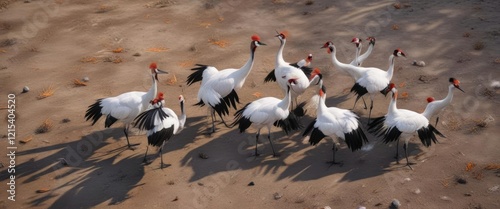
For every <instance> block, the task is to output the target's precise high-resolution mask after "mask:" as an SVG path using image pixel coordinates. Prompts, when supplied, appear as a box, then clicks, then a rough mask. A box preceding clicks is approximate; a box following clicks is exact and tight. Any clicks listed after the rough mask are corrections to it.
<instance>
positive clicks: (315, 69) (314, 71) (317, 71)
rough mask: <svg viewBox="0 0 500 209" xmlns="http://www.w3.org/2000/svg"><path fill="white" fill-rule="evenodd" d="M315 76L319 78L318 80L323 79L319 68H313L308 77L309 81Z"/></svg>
mask: <svg viewBox="0 0 500 209" xmlns="http://www.w3.org/2000/svg"><path fill="white" fill-rule="evenodd" d="M315 76H319V77H320V78H322V77H323V75H322V74H321V71H320V70H319V68H314V70H313V71H312V73H311V76H310V77H309V80H312V79H313V78H314V77H315Z"/></svg>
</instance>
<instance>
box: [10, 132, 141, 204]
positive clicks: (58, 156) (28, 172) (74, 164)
mask: <svg viewBox="0 0 500 209" xmlns="http://www.w3.org/2000/svg"><path fill="white" fill-rule="evenodd" d="M122 131H123V129H122V128H110V129H105V130H102V131H95V132H92V133H90V134H87V135H85V136H82V137H81V138H80V139H79V140H74V141H71V142H67V143H61V144H55V145H52V146H45V147H41V148H35V149H30V150H25V151H21V152H19V153H17V154H18V155H29V154H34V155H35V156H36V155H42V153H44V152H54V153H53V154H50V155H47V156H45V157H43V158H41V159H35V158H32V159H30V160H29V161H27V162H24V163H21V164H19V165H17V166H16V176H19V179H20V180H21V179H23V180H22V182H23V183H29V182H33V181H36V180H39V179H40V178H42V177H45V178H47V177H48V178H50V179H52V180H53V181H49V182H47V187H48V188H50V191H49V192H48V193H44V194H36V195H34V196H33V197H31V198H30V199H32V200H31V201H30V202H29V204H31V205H32V206H41V205H44V204H45V202H46V201H48V200H50V199H52V198H58V199H57V200H56V201H55V203H54V204H53V205H51V206H50V207H49V208H76V207H93V206H96V205H98V204H101V203H102V202H104V201H107V200H110V199H111V204H113V203H118V202H121V201H123V200H125V199H127V198H129V197H128V194H127V193H128V191H129V190H130V189H132V188H134V187H135V186H136V184H137V182H139V181H140V179H141V178H142V177H143V176H144V168H143V166H142V165H141V162H142V161H141V160H142V158H141V159H139V158H140V157H138V156H133V157H127V158H125V159H123V160H120V161H118V162H115V161H116V158H117V157H118V156H120V155H121V154H122V153H123V152H124V151H125V152H126V154H130V155H135V154H136V153H133V151H130V152H132V153H129V150H128V149H127V146H126V143H123V142H122V144H124V145H125V146H122V147H118V148H115V149H111V150H110V148H108V146H112V145H110V144H112V143H113V142H114V141H116V140H124V139H123V138H124V137H123V136H122V135H121V133H122ZM118 132H120V134H118ZM109 139H113V140H114V141H109ZM115 147H116V145H115ZM131 167H133V168H136V169H133V168H132V169H131ZM89 171H90V172H89ZM86 172H89V174H86V175H84V176H81V175H78V174H79V173H82V174H84V173H86ZM73 174H77V175H73ZM102 174H105V175H102ZM6 177H8V175H2V176H1V178H2V180H5V179H6ZM125 177H127V178H125ZM66 178H72V179H69V180H67V179H66ZM20 180H19V181H20ZM58 182H64V183H60V184H58ZM66 188H71V189H70V190H69V191H65V189H66ZM108 188H113V189H112V190H111V191H106V189H108ZM116 188H121V189H116ZM60 193H63V194H62V195H60ZM75 198H76V199H78V200H79V201H74V199H75ZM82 200H84V201H82ZM68 204H69V205H71V204H73V205H72V206H68ZM81 204H85V205H86V206H83V205H81Z"/></svg>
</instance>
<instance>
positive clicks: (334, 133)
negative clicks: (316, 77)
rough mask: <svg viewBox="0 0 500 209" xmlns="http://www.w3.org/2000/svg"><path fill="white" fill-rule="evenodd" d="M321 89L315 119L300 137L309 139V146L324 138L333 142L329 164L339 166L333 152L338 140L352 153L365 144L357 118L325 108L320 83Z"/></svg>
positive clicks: (348, 111)
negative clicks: (331, 157)
mask: <svg viewBox="0 0 500 209" xmlns="http://www.w3.org/2000/svg"><path fill="white" fill-rule="evenodd" d="M320 83H321V84H320V86H321V89H320V90H319V100H320V101H319V103H318V109H317V113H316V115H317V116H316V118H315V119H314V121H312V122H311V123H310V124H309V125H308V126H307V128H306V129H305V131H304V133H303V134H302V136H307V135H309V133H310V134H311V135H310V137H309V143H310V144H311V145H316V144H318V143H319V142H320V141H321V139H323V138H324V137H325V136H329V137H330V138H331V139H332V140H333V148H332V151H333V159H332V161H331V162H330V163H331V164H332V165H333V164H341V163H339V162H337V161H335V152H336V151H337V150H338V146H339V142H338V140H337V139H338V138H340V139H342V140H344V141H345V143H346V144H347V147H349V148H350V149H351V150H352V151H353V152H354V151H356V150H358V149H361V147H362V146H363V143H367V142H368V139H367V138H366V135H365V133H364V132H363V129H362V128H361V123H360V122H359V120H358V116H357V115H356V114H354V113H353V112H352V111H350V110H345V109H340V108H336V107H327V106H326V104H325V99H326V93H325V92H326V89H325V87H324V86H323V85H322V83H323V82H322V81H320Z"/></svg>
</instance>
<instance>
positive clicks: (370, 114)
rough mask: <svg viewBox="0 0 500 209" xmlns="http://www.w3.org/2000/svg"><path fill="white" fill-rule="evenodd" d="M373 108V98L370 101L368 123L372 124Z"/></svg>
mask: <svg viewBox="0 0 500 209" xmlns="http://www.w3.org/2000/svg"><path fill="white" fill-rule="evenodd" d="M372 109H373V99H372V100H371V101H370V113H368V124H370V120H371V117H372Z"/></svg>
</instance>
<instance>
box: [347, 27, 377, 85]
mask: <svg viewBox="0 0 500 209" xmlns="http://www.w3.org/2000/svg"><path fill="white" fill-rule="evenodd" d="M366 40H368V41H370V43H369V45H368V49H367V50H366V52H365V53H364V54H361V48H363V44H362V43H361V39H359V38H353V39H352V41H351V43H353V44H355V45H356V55H355V57H354V60H352V61H351V63H350V64H351V65H354V66H361V65H363V62H364V61H365V60H366V59H367V58H368V56H370V54H371V53H372V51H373V47H374V46H375V38H374V37H368V38H367V39H366ZM360 54H361V55H360ZM355 80H357V79H355Z"/></svg>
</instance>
